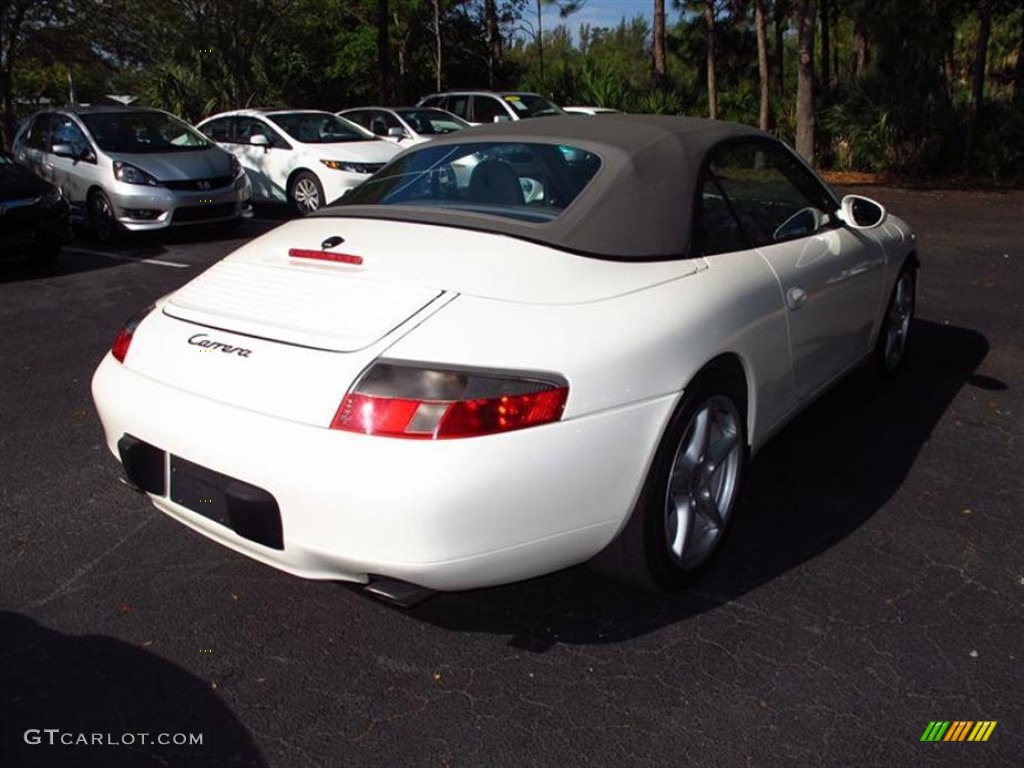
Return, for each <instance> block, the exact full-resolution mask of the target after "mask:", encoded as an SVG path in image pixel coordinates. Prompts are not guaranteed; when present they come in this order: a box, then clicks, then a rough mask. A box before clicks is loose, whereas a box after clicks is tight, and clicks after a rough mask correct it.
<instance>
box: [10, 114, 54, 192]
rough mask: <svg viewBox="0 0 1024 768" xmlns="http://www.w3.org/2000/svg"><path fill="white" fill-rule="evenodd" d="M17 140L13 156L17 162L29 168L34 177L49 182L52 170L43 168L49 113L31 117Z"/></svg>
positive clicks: (48, 135) (47, 142)
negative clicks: (30, 120)
mask: <svg viewBox="0 0 1024 768" xmlns="http://www.w3.org/2000/svg"><path fill="white" fill-rule="evenodd" d="M18 138H19V140H18V141H16V142H15V146H14V156H15V157H16V158H17V160H18V162H19V163H21V164H22V165H24V166H25V167H26V168H29V169H30V170H31V171H32V172H33V173H34V174H36V176H39V177H41V178H44V179H46V180H47V181H51V178H52V177H53V169H52V167H45V166H46V163H47V158H46V148H47V147H48V146H49V141H50V113H49V112H41V113H39V114H37V115H36V116H35V117H33V118H32V122H31V123H30V124H29V126H28V128H26V129H25V132H24V134H23V135H22V136H19V137H18ZM51 183H52V182H51Z"/></svg>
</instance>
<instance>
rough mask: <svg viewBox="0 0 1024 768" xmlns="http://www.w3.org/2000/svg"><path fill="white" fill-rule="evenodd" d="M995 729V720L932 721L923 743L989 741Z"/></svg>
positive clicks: (925, 730) (926, 729) (923, 736)
mask: <svg viewBox="0 0 1024 768" xmlns="http://www.w3.org/2000/svg"><path fill="white" fill-rule="evenodd" d="M995 729H996V721H995V720H977V721H975V720H953V721H952V722H950V721H949V720H932V721H931V722H930V723H928V727H927V728H925V729H924V733H922V734H921V741H988V737H989V736H991V735H992V731H994V730H995Z"/></svg>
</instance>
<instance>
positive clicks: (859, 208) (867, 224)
mask: <svg viewBox="0 0 1024 768" xmlns="http://www.w3.org/2000/svg"><path fill="white" fill-rule="evenodd" d="M837 215H838V216H839V220H840V221H841V222H843V223H844V224H846V226H848V227H850V228H851V229H873V228H874V227H877V226H878V225H879V224H881V223H882V222H883V221H885V217H886V212H885V206H883V205H882V204H881V203H878V202H875V201H874V200H872V199H871V198H870V197H862V196H861V195H847V196H846V197H844V198H843V199H842V201H841V202H840V203H839V211H838V214H837Z"/></svg>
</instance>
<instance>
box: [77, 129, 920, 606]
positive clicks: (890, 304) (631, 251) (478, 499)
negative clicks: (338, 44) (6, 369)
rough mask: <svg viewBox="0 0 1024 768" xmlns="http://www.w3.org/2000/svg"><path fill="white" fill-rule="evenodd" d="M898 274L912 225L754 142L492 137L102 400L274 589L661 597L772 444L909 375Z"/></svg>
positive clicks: (381, 188) (309, 237) (392, 176)
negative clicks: (525, 589) (620, 584)
mask: <svg viewBox="0 0 1024 768" xmlns="http://www.w3.org/2000/svg"><path fill="white" fill-rule="evenodd" d="M467 159H471V162H467ZM460 163H461V164H462V165H463V166H465V167H472V172H471V175H470V177H469V178H468V180H467V182H466V183H465V184H462V183H459V182H458V180H457V176H456V173H455V167H456V166H457V165H458V164H460ZM917 266H918V260H917V253H916V244H915V240H914V235H913V234H912V232H911V230H910V228H909V227H908V226H907V224H905V223H904V222H903V221H901V220H900V219H898V218H896V217H895V216H892V215H890V214H888V213H887V212H886V211H885V210H884V209H883V208H882V206H881V205H879V204H877V203H875V202H873V201H871V200H869V199H867V198H863V197H857V196H847V197H845V198H843V200H841V201H840V200H837V199H836V197H835V196H834V195H833V193H832V192H831V191H830V190H829V189H828V187H826V186H825V184H823V183H822V182H821V180H820V179H819V178H818V177H817V176H816V175H815V174H814V173H813V172H812V171H811V170H810V169H809V168H808V167H807V165H806V164H805V163H804V162H803V161H802V160H801V159H800V158H799V157H798V156H796V155H795V154H794V153H793V152H792V151H791V150H790V149H788V148H787V147H786V146H785V145H784V144H782V143H781V142H779V141H777V140H775V139H774V138H772V137H770V136H768V135H766V134H764V133H761V132H759V131H757V130H754V129H751V128H747V127H743V126H739V125H733V124H729V123H722V122H710V121H702V120H696V119H689V118H675V117H653V116H639V115H635V116H629V115H608V116H605V117H603V118H602V119H600V120H580V119H579V118H575V117H573V118H570V117H563V118H551V119H548V120H525V121H522V122H515V123H503V124H496V125H491V126H485V127H482V128H479V129H477V130H474V131H471V132H465V133H463V134H452V135H451V136H445V137H439V138H437V139H434V140H432V141H431V142H428V143H426V144H423V145H421V146H419V147H415V148H413V149H410V150H408V151H406V152H405V153H403V154H402V155H401V156H399V157H398V158H396V160H395V161H393V162H392V163H390V164H389V165H387V166H386V167H385V168H384V169H382V170H381V171H379V172H378V173H376V174H375V175H374V176H373V177H371V178H370V180H369V181H367V182H366V183H364V184H363V185H361V186H359V187H358V188H357V189H355V190H353V191H352V192H351V193H349V194H348V195H346V196H345V197H344V198H343V199H342V200H341V201H340V203H339V204H337V205H334V206H332V207H328V208H325V209H323V210H321V211H317V212H316V213H314V214H312V215H311V216H308V217H305V218H303V219H300V220H296V221H292V222H289V223H287V224H285V225H283V226H280V227H278V228H277V229H275V230H273V231H272V232H269V233H268V234H266V235H264V236H263V237H261V238H258V239H256V240H253V241H252V242H250V243H248V244H247V245H245V246H243V247H242V248H240V249H239V250H238V251H236V252H234V253H233V254H231V255H230V256H228V257H227V258H225V259H224V260H223V261H221V262H220V263H218V264H217V265H215V266H213V267H212V268H211V269H209V270H208V271H207V272H205V273H204V274H202V275H200V276H199V277H197V278H196V279H195V280H193V281H192V282H190V283H188V284H187V285H185V286H184V287H183V288H181V289H180V290H178V291H175V292H174V293H172V294H170V295H168V296H165V297H164V298H162V299H161V300H160V301H158V302H157V303H156V305H155V306H152V307H149V308H147V309H145V310H143V311H142V312H141V313H139V314H138V315H136V316H135V317H133V318H132V319H131V320H129V321H128V322H127V324H126V325H125V326H124V328H123V329H122V330H121V331H120V333H119V334H118V336H117V339H116V341H115V342H114V345H113V349H112V350H111V353H110V354H108V355H107V356H106V358H105V359H104V360H103V362H102V363H101V365H100V366H99V369H98V370H97V372H96V375H95V378H94V380H93V394H94V397H95V401H96V406H97V409H98V411H99V414H100V418H101V420H102V423H103V427H104V430H105V432H106V439H107V443H108V445H109V448H110V450H111V451H112V452H113V454H114V455H115V456H116V457H118V458H119V459H120V460H121V462H122V463H123V466H124V471H125V475H126V477H127V479H128V481H129V482H130V483H132V484H133V485H134V486H136V487H137V488H139V489H141V490H142V491H144V492H145V493H146V494H148V496H149V498H150V499H151V501H152V503H153V504H154V505H156V506H157V507H158V508H159V509H161V510H162V511H164V512H166V513H167V514H168V515H170V516H171V517H173V518H175V519H177V520H179V521H181V522H182V523H184V524H185V525H187V526H189V527H191V528H193V529H195V530H197V531H199V532H200V533H202V534H204V535H206V536H208V537H210V538H212V539H214V540H216V541H218V542H220V543H222V544H224V545H226V546H228V547H231V548H232V549H235V550H237V551H239V552H242V553H244V554H246V555H249V556H250V557H253V558H255V559H257V560H259V561H261V562H263V563H266V564H268V565H272V566H275V567H277V568H280V569H282V570H284V571H287V572H289V573H292V574H296V575H299V576H304V577H308V578H315V579H338V580H345V581H351V582H360V583H363V584H368V585H369V587H370V589H371V590H375V591H377V592H378V593H381V594H385V595H388V596H390V597H392V598H393V599H395V600H396V601H400V602H410V601H411V600H413V599H415V598H416V596H418V595H421V594H423V593H424V590H461V589H468V588H473V587H483V586H488V585H494V584H501V583H506V582H512V581H516V580H519V579H526V578H529V577H532V576H537V575H539V574H544V573H548V572H551V571H554V570H556V569H560V568H565V567H567V566H571V565H574V564H577V563H584V562H587V561H594V562H595V563H597V564H599V565H601V566H602V567H603V568H605V569H606V570H609V571H611V572H614V573H616V574H617V575H619V576H621V577H622V578H624V579H627V580H630V581H632V582H635V583H638V584H643V585H646V586H649V587H653V588H656V589H661V590H670V589H675V588H678V587H680V586H683V585H685V584H688V583H690V582H691V581H692V580H693V579H694V578H695V577H696V576H697V575H699V574H700V573H701V572H702V570H703V569H704V568H705V567H706V566H707V565H708V563H709V562H710V561H711V559H712V557H713V555H714V554H715V552H716V551H717V550H718V548H719V545H720V544H721V542H722V539H723V536H724V534H725V531H726V529H727V527H728V525H729V524H730V521H731V520H732V518H733V514H734V511H735V508H736V499H737V495H738V493H739V489H740V485H741V482H742V479H743V470H744V466H745V464H746V462H747V460H748V459H749V457H750V456H752V455H753V454H755V453H756V452H757V451H758V449H760V448H761V447H762V446H763V445H764V444H765V441H766V440H768V438H769V437H770V436H771V435H772V434H773V433H775V432H776V431H778V430H779V429H780V428H781V427H782V426H783V425H784V424H785V423H786V422H787V421H789V420H790V419H792V418H793V417H794V416H795V415H796V414H797V413H798V412H799V411H800V410H801V409H803V408H804V407H805V406H806V405H807V404H809V403H810V402H812V401H813V400H814V399H815V398H816V397H817V396H818V395H820V394H821V393H822V392H823V391H824V390H826V389H828V388H829V387H830V386H831V385H833V384H834V383H835V382H836V381H838V380H839V379H840V378H841V377H843V376H844V375H845V374H846V373H848V372H849V371H851V370H852V369H853V368H855V367H857V366H860V365H861V364H864V363H869V364H871V365H874V366H876V367H877V368H878V369H879V371H880V372H881V373H882V374H891V373H893V372H894V371H895V370H896V369H897V368H898V367H899V365H900V362H901V360H902V359H903V356H904V350H905V346H906V342H907V336H908V332H909V330H910V326H911V319H912V316H913V311H914V297H915V285H916V275H917Z"/></svg>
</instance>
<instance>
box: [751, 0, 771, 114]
mask: <svg viewBox="0 0 1024 768" xmlns="http://www.w3.org/2000/svg"><path fill="white" fill-rule="evenodd" d="M754 26H755V27H756V29H757V75H758V81H759V84H760V88H759V104H758V111H757V125H758V127H759V128H760V129H761V130H762V131H767V130H770V129H771V122H772V116H771V77H770V74H769V70H768V20H767V14H766V13H765V7H764V0H754Z"/></svg>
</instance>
